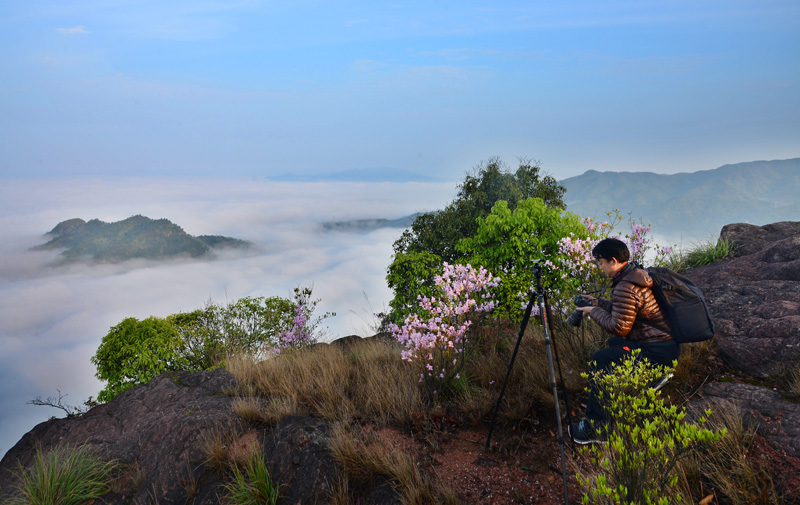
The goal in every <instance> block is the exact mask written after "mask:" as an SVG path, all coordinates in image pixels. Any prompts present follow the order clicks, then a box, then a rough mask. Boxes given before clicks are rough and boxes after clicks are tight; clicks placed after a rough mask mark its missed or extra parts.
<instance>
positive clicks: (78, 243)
mask: <svg viewBox="0 0 800 505" xmlns="http://www.w3.org/2000/svg"><path fill="white" fill-rule="evenodd" d="M45 236H46V237H49V238H50V240H49V241H48V242H47V243H45V244H42V245H40V246H36V247H34V248H33V249H34V250H51V249H64V251H63V252H62V253H61V256H62V257H63V258H64V260H65V261H78V260H82V259H89V260H91V261H94V262H98V263H118V262H121V261H126V260H131V259H137V258H141V259H152V260H162V259H167V258H177V257H190V258H199V257H202V256H206V255H208V254H209V253H210V252H211V250H212V249H220V248H246V247H249V245H250V244H249V243H248V242H245V241H243V240H238V239H233V238H228V237H222V236H217V235H200V236H198V237H194V236H192V235H189V234H188V233H186V232H185V231H183V228H181V227H180V226H178V225H176V224H174V223H172V222H171V221H169V220H167V219H150V218H149V217H145V216H141V215H136V216H131V217H129V218H127V219H124V220H122V221H117V222H114V223H106V222H103V221H100V220H99V219H92V220H91V221H88V222H87V221H84V220H83V219H77V218H76V219H69V220H67V221H62V222H61V223H59V224H58V225H56V227H55V228H53V229H52V230H51V231H50V232H48V233H47V234H46V235H45Z"/></svg>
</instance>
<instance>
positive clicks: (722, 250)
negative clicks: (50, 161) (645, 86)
mask: <svg viewBox="0 0 800 505" xmlns="http://www.w3.org/2000/svg"><path fill="white" fill-rule="evenodd" d="M734 253H735V248H734V247H733V245H732V244H731V243H730V241H729V240H728V239H726V238H720V239H719V240H717V241H716V242H713V241H708V242H705V243H699V244H695V245H694V246H692V248H691V249H689V250H688V251H685V252H684V251H680V250H677V251H674V252H673V253H672V254H671V255H670V256H669V257H668V258H667V260H666V264H665V266H666V267H668V268H671V269H672V270H675V271H676V272H682V271H684V270H687V269H689V268H693V267H697V266H702V265H710V264H712V263H714V262H716V261H720V260H723V259H726V258H731V257H733V255H734Z"/></svg>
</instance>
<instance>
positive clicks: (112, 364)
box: [92, 317, 188, 402]
mask: <svg viewBox="0 0 800 505" xmlns="http://www.w3.org/2000/svg"><path fill="white" fill-rule="evenodd" d="M180 347H181V338H180V335H179V334H178V331H177V330H176V329H175V326H174V325H173V324H172V323H171V322H169V321H168V320H166V319H163V318H159V317H148V318H147V319H144V320H141V321H139V320H138V319H136V318H135V317H129V318H127V319H124V320H123V321H122V322H121V323H119V324H118V325H116V326H114V327H112V328H111V331H109V332H108V334H107V335H106V336H105V337H103V341H102V343H101V344H100V347H99V348H98V349H97V352H96V353H95V355H94V356H92V363H94V365H95V366H96V367H97V373H96V375H97V378H98V379H100V380H103V381H106V382H107V383H108V384H107V385H106V387H105V388H104V389H103V390H102V391H100V393H99V394H98V395H97V399H98V400H99V401H101V402H107V401H110V400H111V399H112V398H114V397H115V396H117V395H118V394H120V393H122V392H123V391H125V390H126V389H128V388H130V387H131V386H134V385H136V384H141V383H144V382H147V381H149V380H150V379H152V378H153V377H155V376H156V375H158V374H160V373H163V372H167V371H174V370H185V369H187V368H188V366H187V365H188V363H187V362H186V360H185V359H184V358H183V356H181V353H180Z"/></svg>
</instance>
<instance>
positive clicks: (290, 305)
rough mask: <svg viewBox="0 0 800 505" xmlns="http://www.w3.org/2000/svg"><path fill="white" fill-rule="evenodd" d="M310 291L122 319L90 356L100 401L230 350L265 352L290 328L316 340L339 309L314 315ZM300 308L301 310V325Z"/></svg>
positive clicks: (205, 364)
mask: <svg viewBox="0 0 800 505" xmlns="http://www.w3.org/2000/svg"><path fill="white" fill-rule="evenodd" d="M311 293H312V291H311V288H299V287H298V288H295V290H294V300H290V299H287V298H282V297H278V296H273V297H264V296H258V297H244V298H240V299H238V300H236V301H235V302H233V303H230V304H227V305H218V304H214V303H211V302H209V303H208V304H207V305H206V307H205V308H203V309H197V310H194V311H191V312H180V313H177V314H172V315H170V316H167V317H166V318H159V317H149V318H147V319H144V320H141V321H140V320H138V319H136V318H134V317H129V318H127V319H125V320H123V321H122V322H121V323H119V324H118V325H116V326H114V327H112V328H111V330H110V331H109V333H108V334H107V335H106V336H105V337H103V340H102V342H101V344H100V347H99V348H98V349H97V352H96V353H95V355H94V356H93V357H92V363H93V364H94V365H95V366H96V367H97V373H96V374H95V375H96V376H97V378H99V379H100V380H103V381H106V382H107V384H106V387H105V388H104V389H103V390H102V391H101V392H100V393H99V394H98V396H97V399H98V401H100V402H108V401H110V400H111V399H113V398H114V397H115V396H117V395H118V394H120V393H121V392H123V391H125V390H126V389H128V388H130V387H131V386H134V385H136V384H143V383H145V382H147V381H149V380H150V379H152V378H153V377H155V376H157V375H159V374H161V373H164V372H174V371H178V370H188V371H197V370H208V369H211V368H214V367H216V366H218V365H219V364H220V363H221V362H222V360H224V358H225V355H226V354H229V353H232V352H241V353H245V354H249V355H253V356H257V357H263V356H265V355H266V354H267V353H269V352H271V351H273V350H274V349H277V348H279V347H284V346H283V345H282V344H283V340H285V336H286V335H287V334H291V333H292V332H294V333H297V332H302V333H303V334H304V335H306V336H307V337H308V338H307V339H306V340H308V341H314V340H315V338H314V337H315V335H314V334H315V333H316V332H317V331H318V325H319V322H320V321H321V320H322V319H325V318H326V317H329V316H332V315H335V314H331V313H327V314H325V315H323V316H321V317H318V318H316V319H315V320H313V321H312V320H310V316H311V314H312V313H313V311H314V308H315V307H316V305H317V303H318V302H319V300H314V299H312V298H311ZM298 313H302V314H303V318H302V321H300V322H301V323H302V324H300V325H299V326H300V328H298V321H299V320H298Z"/></svg>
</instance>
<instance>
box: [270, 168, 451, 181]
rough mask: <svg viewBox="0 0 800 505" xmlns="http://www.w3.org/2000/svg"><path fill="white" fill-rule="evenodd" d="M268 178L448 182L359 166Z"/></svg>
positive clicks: (402, 171)
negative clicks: (337, 170)
mask: <svg viewBox="0 0 800 505" xmlns="http://www.w3.org/2000/svg"><path fill="white" fill-rule="evenodd" d="M267 179H269V180H271V181H278V182H399V183H403V182H448V180H447V179H442V178H439V177H431V176H429V175H422V174H418V173H416V172H411V171H409V170H400V169H393V168H357V169H353V170H345V171H340V172H327V173H316V174H296V173H287V174H283V175H278V176H271V177H267Z"/></svg>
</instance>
